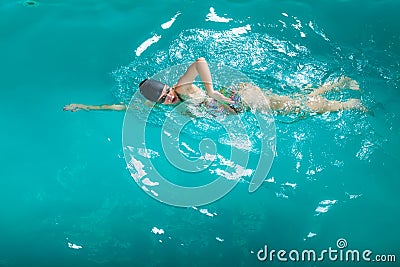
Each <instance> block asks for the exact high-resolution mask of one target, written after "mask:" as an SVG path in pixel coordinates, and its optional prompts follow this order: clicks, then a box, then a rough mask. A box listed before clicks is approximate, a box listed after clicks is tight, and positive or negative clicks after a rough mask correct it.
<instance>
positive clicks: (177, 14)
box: [161, 12, 181, 30]
mask: <svg viewBox="0 0 400 267" xmlns="http://www.w3.org/2000/svg"><path fill="white" fill-rule="evenodd" d="M180 14H181V13H180V12H178V13H176V14H175V16H173V17H172V18H171V19H170V20H169V21H167V22H165V23H163V24H161V28H163V29H164V30H166V29H169V28H171V26H172V24H174V22H175V20H176V18H177V17H178V16H179V15H180Z"/></svg>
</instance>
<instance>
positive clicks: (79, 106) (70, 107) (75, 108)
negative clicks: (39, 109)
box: [63, 104, 89, 112]
mask: <svg viewBox="0 0 400 267" xmlns="http://www.w3.org/2000/svg"><path fill="white" fill-rule="evenodd" d="M68 110H69V111H71V112H75V111H78V110H85V111H89V108H88V107H87V106H86V105H83V104H69V105H66V106H64V108H63V111H68Z"/></svg>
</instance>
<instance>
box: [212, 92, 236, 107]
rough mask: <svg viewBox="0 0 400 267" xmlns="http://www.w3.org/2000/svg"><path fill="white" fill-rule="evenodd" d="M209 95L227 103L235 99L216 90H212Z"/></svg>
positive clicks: (233, 102) (232, 102) (231, 102)
mask: <svg viewBox="0 0 400 267" xmlns="http://www.w3.org/2000/svg"><path fill="white" fill-rule="evenodd" d="M210 97H212V98H214V99H216V100H218V101H221V102H225V103H228V104H235V101H233V100H232V99H230V98H228V97H226V96H224V95H223V94H221V93H220V92H217V91H214V92H213V93H212V94H211V95H210Z"/></svg>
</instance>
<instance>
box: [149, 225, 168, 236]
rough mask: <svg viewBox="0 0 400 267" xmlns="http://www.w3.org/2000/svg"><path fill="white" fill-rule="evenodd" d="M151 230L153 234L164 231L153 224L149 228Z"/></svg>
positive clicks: (159, 233) (161, 233)
mask: <svg viewBox="0 0 400 267" xmlns="http://www.w3.org/2000/svg"><path fill="white" fill-rule="evenodd" d="M151 232H152V233H153V234H155V235H163V234H164V233H165V232H164V230H163V229H158V228H157V227H155V226H154V227H153V228H152V229H151Z"/></svg>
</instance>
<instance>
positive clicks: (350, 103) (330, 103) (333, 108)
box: [306, 96, 368, 114]
mask: <svg viewBox="0 0 400 267" xmlns="http://www.w3.org/2000/svg"><path fill="white" fill-rule="evenodd" d="M306 105H307V107H308V108H309V111H311V112H316V113H319V114H321V113H325V112H337V111H341V110H349V109H355V110H360V111H363V112H367V111H368V109H367V108H366V107H364V106H363V105H362V104H361V101H360V99H357V98H351V99H349V100H347V101H344V102H342V101H336V100H327V99H325V98H323V97H321V96H313V97H309V98H308V99H307V102H306Z"/></svg>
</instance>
